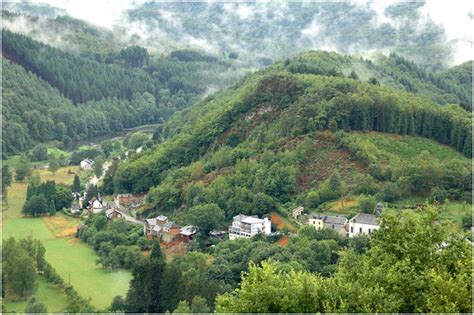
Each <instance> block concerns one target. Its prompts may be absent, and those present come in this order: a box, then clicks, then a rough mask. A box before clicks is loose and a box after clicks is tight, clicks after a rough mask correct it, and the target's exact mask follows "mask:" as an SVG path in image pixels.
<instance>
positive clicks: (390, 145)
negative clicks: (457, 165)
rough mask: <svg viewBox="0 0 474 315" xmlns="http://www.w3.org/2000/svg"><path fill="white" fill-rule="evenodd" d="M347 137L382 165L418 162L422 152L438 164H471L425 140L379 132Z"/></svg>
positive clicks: (355, 133)
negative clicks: (454, 162)
mask: <svg viewBox="0 0 474 315" xmlns="http://www.w3.org/2000/svg"><path fill="white" fill-rule="evenodd" d="M348 137H349V138H350V139H352V141H354V142H355V143H356V144H357V145H358V146H359V148H360V149H361V150H363V151H364V152H365V153H367V155H369V156H371V157H372V158H373V159H374V160H375V161H379V162H382V163H383V162H389V163H406V162H410V161H412V160H418V159H419V155H420V153H421V152H422V151H428V152H429V153H430V154H431V156H432V157H433V158H434V159H435V160H438V161H440V162H443V161H449V160H452V159H455V160H459V161H460V162H462V163H465V164H466V166H469V167H470V163H471V161H470V159H468V158H467V157H465V156H463V155H462V154H461V153H459V152H457V151H456V150H454V149H453V148H451V147H449V146H447V145H442V144H440V143H438V142H436V141H433V140H430V139H426V138H421V137H411V136H400V135H393V134H387V133H379V132H351V133H350V134H348Z"/></svg>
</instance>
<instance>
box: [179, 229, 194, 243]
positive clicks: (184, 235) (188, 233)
mask: <svg viewBox="0 0 474 315" xmlns="http://www.w3.org/2000/svg"><path fill="white" fill-rule="evenodd" d="M196 232H197V229H196V228H195V227H194V226H192V225H186V226H183V227H182V228H181V229H180V230H179V240H180V241H181V242H184V243H187V242H189V241H191V240H192V239H193V238H194V235H195V234H196Z"/></svg>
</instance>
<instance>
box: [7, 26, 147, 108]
mask: <svg viewBox="0 0 474 315" xmlns="http://www.w3.org/2000/svg"><path fill="white" fill-rule="evenodd" d="M2 38H3V45H2V54H3V56H4V57H6V58H8V59H10V60H12V61H13V62H15V63H18V64H20V65H21V66H22V67H24V68H25V69H27V70H29V71H31V72H33V73H35V74H36V75H38V76H39V77H40V78H42V79H43V80H45V81H46V82H48V83H49V84H51V86H53V87H55V88H57V89H58V90H59V91H60V93H61V94H63V95H65V96H66V97H67V98H69V99H71V100H72V101H73V102H74V103H75V104H79V103H85V102H87V101H92V100H96V101H100V100H101V99H103V98H107V97H117V98H121V99H128V100H131V99H132V97H133V95H134V94H135V93H140V94H142V93H144V92H149V93H152V94H153V93H154V91H155V84H154V82H153V80H152V79H151V78H150V77H149V76H148V75H147V74H146V73H145V72H143V71H141V70H129V69H125V68H121V67H119V66H116V65H105V64H101V63H98V62H96V61H92V60H89V59H85V58H81V57H76V56H74V55H72V54H69V53H66V52H63V51H61V50H59V49H56V48H53V47H51V46H48V45H45V44H42V43H39V42H37V41H34V40H32V39H30V38H29V37H27V36H24V35H20V34H16V33H12V32H10V31H8V30H5V29H3V30H2Z"/></svg>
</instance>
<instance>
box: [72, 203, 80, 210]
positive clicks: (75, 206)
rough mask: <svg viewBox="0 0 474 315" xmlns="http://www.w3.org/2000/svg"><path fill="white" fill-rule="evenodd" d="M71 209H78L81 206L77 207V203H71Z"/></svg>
mask: <svg viewBox="0 0 474 315" xmlns="http://www.w3.org/2000/svg"><path fill="white" fill-rule="evenodd" d="M71 209H72V210H79V209H81V207H79V205H78V204H72V205H71Z"/></svg>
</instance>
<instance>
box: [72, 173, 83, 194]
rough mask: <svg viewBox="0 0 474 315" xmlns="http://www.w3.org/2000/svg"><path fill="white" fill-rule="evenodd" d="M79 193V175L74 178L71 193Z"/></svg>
mask: <svg viewBox="0 0 474 315" xmlns="http://www.w3.org/2000/svg"><path fill="white" fill-rule="evenodd" d="M80 191H81V179H80V178H79V175H77V174H76V175H75V176H74V182H73V184H72V192H80Z"/></svg>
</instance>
